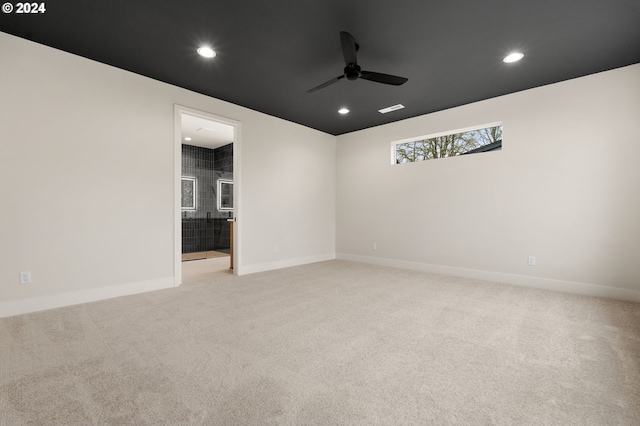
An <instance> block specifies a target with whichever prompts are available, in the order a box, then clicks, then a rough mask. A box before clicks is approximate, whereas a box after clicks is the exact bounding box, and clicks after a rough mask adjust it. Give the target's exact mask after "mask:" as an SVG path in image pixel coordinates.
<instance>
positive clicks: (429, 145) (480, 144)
mask: <svg viewBox="0 0 640 426" xmlns="http://www.w3.org/2000/svg"><path fill="white" fill-rule="evenodd" d="M501 149H502V125H498V126H492V127H483V128H479V129H474V130H468V131H464V132H459V133H450V134H444V135H440V136H434V137H428V136H427V137H425V138H424V139H419V140H415V141H409V142H398V143H396V144H395V162H396V164H402V163H413V162H416V161H424V160H433V159H436V158H446V157H455V156H458V155H466V154H477V153H480V152H488V151H498V150H501Z"/></svg>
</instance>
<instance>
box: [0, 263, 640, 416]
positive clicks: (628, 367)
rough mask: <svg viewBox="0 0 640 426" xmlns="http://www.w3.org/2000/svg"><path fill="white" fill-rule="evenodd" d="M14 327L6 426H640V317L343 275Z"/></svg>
mask: <svg viewBox="0 0 640 426" xmlns="http://www.w3.org/2000/svg"><path fill="white" fill-rule="evenodd" d="M218 278H219V279H217V280H215V281H214V282H199V283H195V284H187V285H183V286H182V287H180V288H177V289H173V290H163V291H157V292H153V293H146V294H142V295H136V296H129V297H123V298H119V299H113V300H108V301H103V302H96V303H90V304H85V305H80V306H74V307H69V308H63V309H57V310H52V311H48V312H41V313H34V314H29V315H21V316H16V317H11V318H5V319H2V320H0V361H1V363H0V424H2V425H23V424H29V425H56V424H64V425H91V424H119V425H146V424H149V425H151V424H167V425H174V424H204V425H581V426H583V425H638V424H640V305H638V304H633V303H624V302H619V301H612V300H606V299H597V298H590V297H583V296H576V295H567V294H561V293H554V292H548V291H542V290H535V289H527V288H520V287H511V286H505V285H499V284H493V283H486V282H476V281H473V280H468V279H462V278H452V277H446V276H439V275H433V274H427V273H420V272H413V271H405V270H398V269H392V268H384V267H375V266H371V265H364V264H358V263H350V262H344V261H330V262H323V263H317V264H313V265H306V266H301V267H296V268H290V269H285V270H279V271H272V272H267V273H260V274H254V275H249V276H243V277H235V276H232V275H225V276H218Z"/></svg>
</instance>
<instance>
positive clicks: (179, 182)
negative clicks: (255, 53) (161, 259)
mask: <svg viewBox="0 0 640 426" xmlns="http://www.w3.org/2000/svg"><path fill="white" fill-rule="evenodd" d="M175 129H176V130H175V140H176V146H175V156H176V161H175V169H176V170H175V175H176V176H175V177H176V194H175V195H176V196H175V199H176V220H175V244H174V245H175V254H174V255H175V268H174V269H175V282H176V286H177V285H180V284H182V283H185V282H194V281H202V280H206V279H214V278H215V277H216V276H219V275H220V274H221V273H223V274H232V273H236V272H237V267H236V265H237V263H238V262H237V259H238V256H237V252H238V250H237V244H234V241H237V233H238V232H237V227H236V226H234V222H235V220H236V217H237V210H238V203H237V201H236V200H237V199H238V196H237V193H238V185H237V182H238V170H237V163H238V162H237V151H238V150H237V146H238V139H239V130H240V124H239V123H238V122H236V121H234V120H229V119H226V118H223V117H219V116H215V115H212V114H208V113H205V112H202V111H197V110H193V109H190V108H186V107H182V106H178V105H176V106H175Z"/></svg>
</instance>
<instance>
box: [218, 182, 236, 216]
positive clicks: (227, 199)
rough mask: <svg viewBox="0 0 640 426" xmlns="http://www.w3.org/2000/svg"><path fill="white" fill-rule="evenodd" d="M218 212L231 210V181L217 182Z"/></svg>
mask: <svg viewBox="0 0 640 426" xmlns="http://www.w3.org/2000/svg"><path fill="white" fill-rule="evenodd" d="M217 198H218V210H220V211H231V210H233V181H232V180H226V179H219V180H218V197H217Z"/></svg>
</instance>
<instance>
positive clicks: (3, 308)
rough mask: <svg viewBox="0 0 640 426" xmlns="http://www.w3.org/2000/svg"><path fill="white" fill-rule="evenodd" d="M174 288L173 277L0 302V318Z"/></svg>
mask: <svg viewBox="0 0 640 426" xmlns="http://www.w3.org/2000/svg"><path fill="white" fill-rule="evenodd" d="M174 287H175V279H174V277H166V278H158V279H155V280H149V281H139V282H134V283H127V284H118V285H113V286H109V287H99V288H92V289H86V290H78V291H72V292H68V293H60V294H52V295H49V296H42V297H35V298H30V299H18V300H11V301H8V302H0V318H4V317H11V316H14V315H22V314H28V313H31V312H38V311H44V310H47V309H55V308H62V307H64V306H71V305H78V304H80V303H88V302H96V301H98V300H105V299H112V298H114V297H120V296H129V295H132V294H138V293H145V292H148V291H155V290H163V289H167V288H174Z"/></svg>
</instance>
